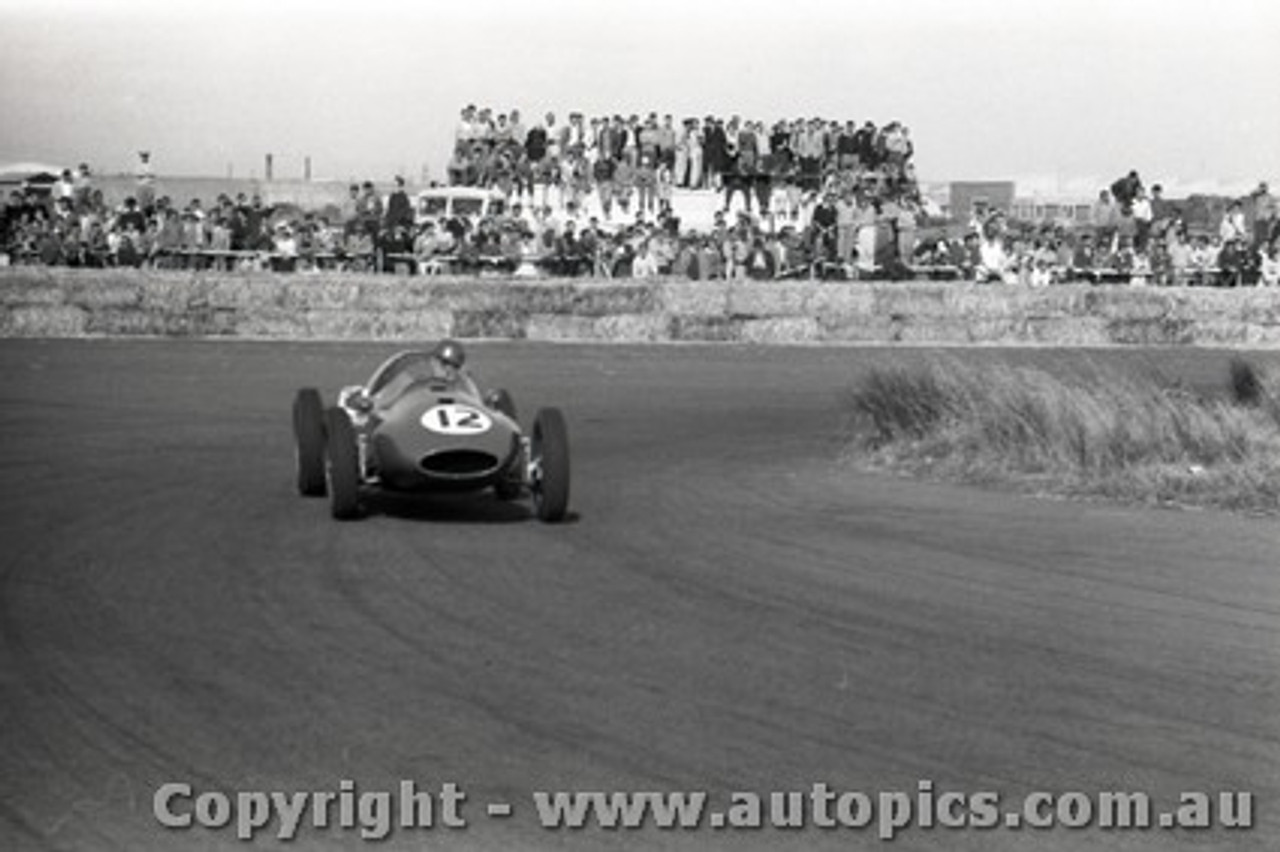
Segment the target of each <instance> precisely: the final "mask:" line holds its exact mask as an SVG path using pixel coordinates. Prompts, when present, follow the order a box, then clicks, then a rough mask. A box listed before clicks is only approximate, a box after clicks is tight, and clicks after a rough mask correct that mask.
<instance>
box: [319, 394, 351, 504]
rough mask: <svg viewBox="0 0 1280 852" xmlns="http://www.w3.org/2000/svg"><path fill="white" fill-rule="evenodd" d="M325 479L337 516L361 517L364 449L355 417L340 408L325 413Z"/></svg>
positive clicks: (330, 501) (330, 500) (330, 502)
mask: <svg viewBox="0 0 1280 852" xmlns="http://www.w3.org/2000/svg"><path fill="white" fill-rule="evenodd" d="M325 425H326V426H327V432H328V440H327V441H326V442H325V466H324V470H325V481H326V485H327V486H328V489H329V511H330V514H332V515H333V517H335V518H336V519H338V520H340V521H348V520H351V519H353V518H358V517H360V451H359V449H358V448H357V446H356V430H355V428H354V427H352V425H351V419H350V418H349V417H348V416H347V413H346V412H345V411H343V410H342V409H340V408H330V409H329V411H328V413H327V415H326V416H325Z"/></svg>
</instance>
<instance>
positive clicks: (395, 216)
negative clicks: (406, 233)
mask: <svg viewBox="0 0 1280 852" xmlns="http://www.w3.org/2000/svg"><path fill="white" fill-rule="evenodd" d="M404 186H405V182H404V178H403V177H401V176H400V175H396V188H395V189H394V190H392V191H391V194H390V195H389V196H387V212H386V216H385V217H384V219H383V228H384V229H385V230H387V231H394V230H395V229H396V228H404V229H406V230H408V229H410V228H412V227H413V205H412V204H411V203H410V202H409V194H408V193H407V192H405V188H404Z"/></svg>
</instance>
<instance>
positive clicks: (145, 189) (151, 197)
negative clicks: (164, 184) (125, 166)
mask: <svg viewBox="0 0 1280 852" xmlns="http://www.w3.org/2000/svg"><path fill="white" fill-rule="evenodd" d="M136 178H137V187H136V189H135V191H134V196H135V197H136V198H137V199H138V206H139V207H141V208H142V212H144V213H146V214H147V215H148V216H150V215H151V213H152V211H153V209H154V208H155V203H156V176H155V172H154V171H152V169H151V152H150V151H139V152H138V168H137V173H136Z"/></svg>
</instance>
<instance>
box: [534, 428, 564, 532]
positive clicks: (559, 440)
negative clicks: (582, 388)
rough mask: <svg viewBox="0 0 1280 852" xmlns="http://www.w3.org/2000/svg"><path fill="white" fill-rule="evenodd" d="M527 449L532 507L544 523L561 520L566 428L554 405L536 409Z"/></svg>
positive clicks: (562, 514) (562, 518)
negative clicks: (536, 412)
mask: <svg viewBox="0 0 1280 852" xmlns="http://www.w3.org/2000/svg"><path fill="white" fill-rule="evenodd" d="M529 453H530V459H529V468H530V483H529V490H530V491H531V492H532V494H533V508H534V511H535V512H537V515H538V518H539V519H540V520H543V521H546V522H547V523H555V522H557V521H562V520H564V516H565V511H566V510H567V509H568V507H569V430H568V428H567V427H566V426H565V423H564V415H563V414H561V413H560V410H559V409H558V408H544V409H541V410H540V411H538V414H537V416H536V417H535V418H534V420H533V435H532V436H531V438H530V443H529Z"/></svg>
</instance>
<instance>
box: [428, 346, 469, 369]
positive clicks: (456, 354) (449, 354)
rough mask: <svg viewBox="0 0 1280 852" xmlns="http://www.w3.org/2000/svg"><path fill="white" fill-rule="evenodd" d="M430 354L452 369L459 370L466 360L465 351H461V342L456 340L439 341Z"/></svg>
mask: <svg viewBox="0 0 1280 852" xmlns="http://www.w3.org/2000/svg"><path fill="white" fill-rule="evenodd" d="M431 354H432V356H433V357H434V358H435V359H436V360H437V361H439V362H440V363H441V364H443V365H444V366H446V367H449V368H451V369H453V370H461V369H462V365H463V364H465V363H466V362H467V353H466V352H464V351H463V349H462V344H461V343H459V342H458V341H456V340H442V341H440V343H439V344H437V346H436V348H435V351H434V352H432V353H431Z"/></svg>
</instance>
